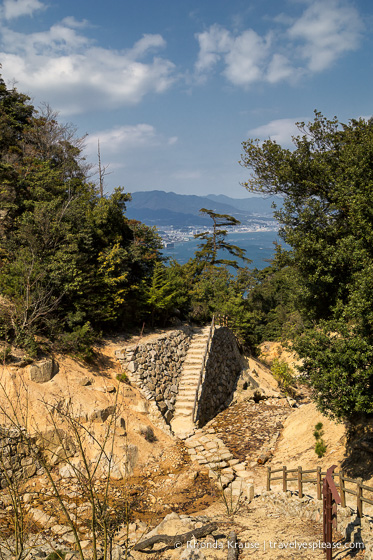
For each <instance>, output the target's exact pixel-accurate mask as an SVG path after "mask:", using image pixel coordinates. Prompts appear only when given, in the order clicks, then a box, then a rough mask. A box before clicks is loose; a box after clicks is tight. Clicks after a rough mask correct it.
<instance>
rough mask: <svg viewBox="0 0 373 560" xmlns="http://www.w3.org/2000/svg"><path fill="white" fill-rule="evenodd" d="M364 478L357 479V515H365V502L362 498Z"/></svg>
mask: <svg viewBox="0 0 373 560" xmlns="http://www.w3.org/2000/svg"><path fill="white" fill-rule="evenodd" d="M362 484H363V479H362V478H357V479H356V498H357V499H356V509H357V516H358V517H363V502H362V501H361V498H362V497H363V489H362V487H361V486H362Z"/></svg>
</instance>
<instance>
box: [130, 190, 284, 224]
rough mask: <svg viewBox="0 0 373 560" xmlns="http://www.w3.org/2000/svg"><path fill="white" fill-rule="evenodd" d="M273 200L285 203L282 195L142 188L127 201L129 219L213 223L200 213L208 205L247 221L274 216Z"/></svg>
mask: <svg viewBox="0 0 373 560" xmlns="http://www.w3.org/2000/svg"><path fill="white" fill-rule="evenodd" d="M272 202H276V203H277V204H281V202H282V199H281V198H280V197H267V198H260V197H247V198H244V199H235V198H230V197H228V196H224V195H207V196H198V195H183V194H176V193H173V192H165V191H159V190H154V191H138V192H134V193H132V200H131V201H130V202H128V204H127V216H128V218H132V219H136V220H140V221H143V222H145V223H147V224H151V225H175V226H186V225H209V224H210V223H211V220H210V218H208V217H205V216H203V215H201V214H200V209H201V208H208V209H209V210H213V211H214V212H218V213H219V214H229V215H231V216H234V217H235V218H237V219H238V220H240V221H241V222H242V223H243V224H247V223H251V222H253V221H258V220H259V221H260V219H261V218H267V219H268V218H273V209H272V207H271V206H272Z"/></svg>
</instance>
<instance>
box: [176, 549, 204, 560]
mask: <svg viewBox="0 0 373 560" xmlns="http://www.w3.org/2000/svg"><path fill="white" fill-rule="evenodd" d="M179 558H180V560H205V555H204V554H203V552H202V550H200V549H198V548H186V549H185V550H184V551H183V552H182V553H181V555H180V557H179Z"/></svg>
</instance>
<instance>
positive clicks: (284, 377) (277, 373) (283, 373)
mask: <svg viewBox="0 0 373 560" xmlns="http://www.w3.org/2000/svg"><path fill="white" fill-rule="evenodd" d="M271 371H272V374H273V377H274V378H275V379H276V381H278V383H279V384H280V386H281V388H282V389H283V391H284V393H285V394H286V395H292V394H293V390H292V387H291V386H292V385H293V384H294V381H295V380H294V375H293V372H292V369H291V367H290V366H289V365H288V364H287V363H286V362H283V361H280V360H279V359H278V358H276V359H275V360H273V364H272V367H271Z"/></svg>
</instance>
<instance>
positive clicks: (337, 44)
mask: <svg viewBox="0 0 373 560" xmlns="http://www.w3.org/2000/svg"><path fill="white" fill-rule="evenodd" d="M361 31H362V22H361V20H360V17H359V14H358V12H357V10H356V9H355V8H354V7H353V6H352V5H349V4H347V3H344V2H342V1H340V0H328V1H325V0H317V1H316V2H313V3H312V4H311V5H310V6H309V7H308V8H307V9H306V10H305V12H304V13H303V15H302V16H301V17H300V18H299V19H298V20H297V21H296V22H295V23H294V24H293V25H292V26H291V27H290V28H289V30H288V34H289V37H290V38H291V39H298V40H300V41H301V42H303V46H302V47H301V53H302V56H303V58H305V59H306V60H308V67H309V69H310V70H311V71H312V72H320V71H322V70H325V69H326V68H329V67H330V66H331V65H332V64H333V62H334V61H335V60H336V59H337V58H338V57H339V56H341V55H342V54H343V53H344V52H347V51H351V50H355V49H356V48H357V47H358V43H359V39H360V33H361Z"/></svg>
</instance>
